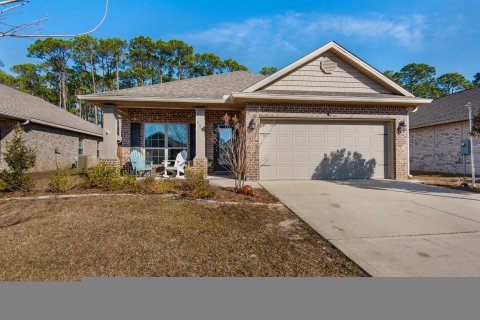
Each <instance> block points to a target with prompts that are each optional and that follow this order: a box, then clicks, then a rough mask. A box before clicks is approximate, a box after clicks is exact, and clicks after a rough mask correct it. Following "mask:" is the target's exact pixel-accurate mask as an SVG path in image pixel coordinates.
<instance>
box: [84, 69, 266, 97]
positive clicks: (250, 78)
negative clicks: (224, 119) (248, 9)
mask: <svg viewBox="0 0 480 320" xmlns="http://www.w3.org/2000/svg"><path fill="white" fill-rule="evenodd" d="M264 78H265V76H264V75H261V74H258V73H252V72H248V71H234V72H229V73H220V74H214V75H211V76H205V77H199V78H192V79H186V80H177V81H172V82H166V83H161V84H154V85H149V86H142V87H135V88H128V89H121V90H114V91H109V92H104V93H98V94H90V95H87V96H83V97H82V98H94V97H111V96H112V97H143V98H144V97H156V98H169V99H181V98H185V99H223V97H224V96H225V95H229V94H231V93H232V92H237V91H242V90H243V89H245V88H247V87H249V86H251V85H253V84H255V83H257V82H258V81H260V80H262V79H264ZM86 100H88V99H86Z"/></svg>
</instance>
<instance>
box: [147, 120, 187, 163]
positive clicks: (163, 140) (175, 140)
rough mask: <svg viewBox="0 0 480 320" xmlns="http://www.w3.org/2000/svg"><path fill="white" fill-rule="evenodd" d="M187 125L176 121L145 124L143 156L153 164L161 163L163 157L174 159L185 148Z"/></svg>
mask: <svg viewBox="0 0 480 320" xmlns="http://www.w3.org/2000/svg"><path fill="white" fill-rule="evenodd" d="M187 144H188V125H187V124H177V123H175V124H174V123H147V124H145V158H146V160H147V161H153V164H155V165H159V164H163V161H164V160H165V159H167V160H169V161H175V158H176V157H177V155H178V154H179V153H180V152H182V150H186V149H187Z"/></svg>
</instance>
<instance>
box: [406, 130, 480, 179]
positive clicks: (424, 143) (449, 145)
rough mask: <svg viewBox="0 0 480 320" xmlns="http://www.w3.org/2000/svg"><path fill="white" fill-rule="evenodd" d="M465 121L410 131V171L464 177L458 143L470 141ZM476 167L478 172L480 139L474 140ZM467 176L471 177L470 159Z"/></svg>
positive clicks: (479, 168) (479, 169) (468, 158)
mask: <svg viewBox="0 0 480 320" xmlns="http://www.w3.org/2000/svg"><path fill="white" fill-rule="evenodd" d="M469 137H470V136H469V124H468V121H459V122H454V123H448V124H443V125H438V126H431V127H424V128H418V129H412V130H410V170H411V171H416V172H438V173H450V174H463V162H462V161H460V158H459V157H458V152H459V151H460V142H461V140H462V139H465V138H469ZM474 150H475V156H476V157H475V165H476V167H477V168H478V169H477V171H480V139H478V138H475V139H474ZM467 173H468V174H471V166H470V156H468V157H467Z"/></svg>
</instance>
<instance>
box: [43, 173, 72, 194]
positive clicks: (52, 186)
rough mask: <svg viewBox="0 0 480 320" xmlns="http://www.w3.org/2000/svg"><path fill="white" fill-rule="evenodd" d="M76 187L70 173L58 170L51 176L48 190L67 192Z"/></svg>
mask: <svg viewBox="0 0 480 320" xmlns="http://www.w3.org/2000/svg"><path fill="white" fill-rule="evenodd" d="M73 187H74V183H73V181H72V179H71V177H70V175H69V174H68V173H67V172H66V171H65V170H57V171H55V173H54V174H53V175H52V176H50V182H49V183H48V191H51V192H61V193H65V192H67V191H68V190H71V189H72V188H73Z"/></svg>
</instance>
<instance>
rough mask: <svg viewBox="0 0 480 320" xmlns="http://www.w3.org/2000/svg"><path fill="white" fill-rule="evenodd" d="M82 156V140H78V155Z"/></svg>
mask: <svg viewBox="0 0 480 320" xmlns="http://www.w3.org/2000/svg"><path fill="white" fill-rule="evenodd" d="M82 154H83V138H78V155H79V156H81V155H82Z"/></svg>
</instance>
